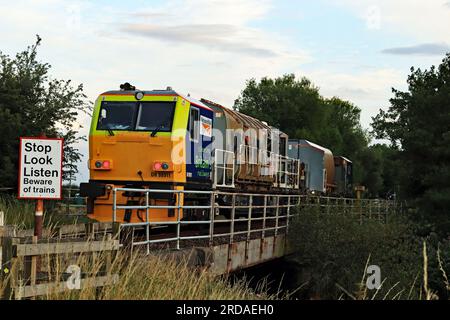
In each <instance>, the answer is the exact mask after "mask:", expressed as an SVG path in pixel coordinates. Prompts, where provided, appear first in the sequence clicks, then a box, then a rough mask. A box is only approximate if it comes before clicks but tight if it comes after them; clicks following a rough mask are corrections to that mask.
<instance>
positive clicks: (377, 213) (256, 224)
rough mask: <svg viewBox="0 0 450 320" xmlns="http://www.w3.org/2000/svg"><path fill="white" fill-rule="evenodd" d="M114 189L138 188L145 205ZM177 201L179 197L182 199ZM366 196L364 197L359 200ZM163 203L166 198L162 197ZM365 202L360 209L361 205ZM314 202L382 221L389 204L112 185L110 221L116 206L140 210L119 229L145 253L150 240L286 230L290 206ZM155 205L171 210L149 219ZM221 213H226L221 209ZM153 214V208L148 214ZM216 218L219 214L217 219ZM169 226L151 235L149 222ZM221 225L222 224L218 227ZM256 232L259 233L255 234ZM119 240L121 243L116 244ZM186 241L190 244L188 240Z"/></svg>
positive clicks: (240, 237) (237, 237)
mask: <svg viewBox="0 0 450 320" xmlns="http://www.w3.org/2000/svg"><path fill="white" fill-rule="evenodd" d="M119 192H133V193H142V197H144V199H145V205H144V204H142V205H118V204H117V198H118V193H119ZM152 193H159V194H161V193H165V194H172V195H174V196H175V204H167V205H157V204H152V203H150V195H151V194H152ZM187 195H190V196H203V199H209V200H208V201H207V202H208V203H203V204H202V205H198V204H196V205H192V204H189V203H188V202H187V204H185V201H184V200H185V199H186V196H187ZM219 198H220V199H227V201H226V203H222V204H218V203H217V201H216V200H217V199H219ZM182 200H183V201H182ZM365 201H366V202H365ZM168 203H169V202H168ZM363 205H364V206H366V207H367V208H370V209H366V210H365V211H364V212H363V210H362V209H361V208H362V207H363ZM298 206H300V207H308V206H316V207H319V208H320V210H322V212H324V213H331V212H336V213H355V214H359V215H360V217H361V218H360V219H361V222H362V219H363V216H368V217H369V215H370V218H373V217H377V218H378V219H379V220H380V221H386V216H387V214H388V212H389V210H390V209H391V208H392V201H387V200H384V201H382V200H357V199H351V198H337V197H312V196H307V195H280V194H251V193H243V194H241V193H239V194H237V193H233V192H222V191H191V190H159V189H131V188H114V189H113V221H114V222H116V221H117V211H118V210H127V209H130V210H145V221H142V222H136V223H134V222H133V223H129V222H127V223H121V224H120V226H121V229H124V228H132V235H131V243H130V244H131V246H132V247H134V246H142V245H145V246H146V251H147V254H148V253H149V252H150V249H151V245H154V244H161V243H165V244H168V243H172V244H173V243H174V244H175V248H176V249H178V250H179V249H180V248H181V242H182V241H187V240H203V241H206V243H205V244H204V246H213V245H214V243H215V241H216V240H217V239H221V241H222V243H223V242H225V243H228V244H232V243H234V242H236V241H247V242H248V241H249V240H250V239H252V237H254V236H256V237H259V238H265V237H266V236H277V235H278V234H280V233H281V232H282V233H284V234H287V233H288V232H289V223H290V220H291V219H292V217H294V216H295V214H294V213H293V212H292V209H293V208H294V207H298ZM157 209H167V210H174V211H175V215H174V218H173V219H172V220H169V219H168V220H166V221H161V220H157V219H155V218H154V216H153V215H152V213H153V212H152V211H154V210H157ZM189 210H201V211H203V212H207V214H206V216H204V217H203V220H189V217H190V216H189V215H188V214H187V212H188V211H189ZM223 212H227V215H226V217H225V216H224V215H223V214H222V213H223ZM153 214H154V213H153ZM219 217H220V219H219ZM171 225H172V226H175V231H174V232H171V233H170V234H163V236H159V237H158V234H155V235H157V237H152V232H151V231H152V227H161V226H171ZM186 225H198V226H201V225H203V226H206V227H207V228H205V229H204V233H203V234H202V233H199V234H189V233H183V232H182V230H181V228H182V226H186ZM221 226H224V227H223V228H222V227H221ZM136 228H141V229H143V231H144V233H145V235H144V237H143V239H142V237H141V239H140V240H139V241H134V230H135V229H136ZM258 234H259V235H258ZM122 245H123V244H122ZM191 245H192V244H191Z"/></svg>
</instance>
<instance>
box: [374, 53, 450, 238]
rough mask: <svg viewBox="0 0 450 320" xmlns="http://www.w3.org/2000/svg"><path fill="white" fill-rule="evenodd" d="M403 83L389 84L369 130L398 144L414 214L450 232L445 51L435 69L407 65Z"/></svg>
mask: <svg viewBox="0 0 450 320" xmlns="http://www.w3.org/2000/svg"><path fill="white" fill-rule="evenodd" d="M407 82H408V91H407V92H402V91H399V90H396V89H393V93H394V98H392V99H391V100H390V102H391V106H390V107H389V109H388V110H387V111H383V110H380V112H379V114H378V115H377V116H376V117H374V118H373V128H374V133H375V134H376V137H377V138H386V139H389V140H390V141H391V143H392V145H393V147H395V148H398V149H399V153H398V157H397V160H398V161H401V163H402V165H401V167H399V179H400V186H401V189H400V191H401V194H402V196H403V197H404V198H407V199H410V201H411V203H415V205H416V206H417V208H418V209H419V210H418V211H417V214H416V218H417V219H418V220H419V221H424V222H427V221H428V222H430V223H432V224H433V228H432V229H434V230H436V231H438V232H440V233H442V234H449V230H450V212H449V208H450V148H449V145H450V54H449V55H447V57H446V58H445V59H444V60H443V61H442V63H441V65H439V67H438V68H436V67H434V66H432V67H431V68H430V70H425V71H422V70H421V69H417V70H416V69H414V68H411V74H410V75H409V77H408V80H407ZM431 231H432V230H431Z"/></svg>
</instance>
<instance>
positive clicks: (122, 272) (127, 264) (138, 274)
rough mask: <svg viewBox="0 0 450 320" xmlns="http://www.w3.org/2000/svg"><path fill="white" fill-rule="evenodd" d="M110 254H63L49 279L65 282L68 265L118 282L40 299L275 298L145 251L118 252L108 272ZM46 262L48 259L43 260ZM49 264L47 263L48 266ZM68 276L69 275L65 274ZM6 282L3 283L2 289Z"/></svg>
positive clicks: (53, 294)
mask: <svg viewBox="0 0 450 320" xmlns="http://www.w3.org/2000/svg"><path fill="white" fill-rule="evenodd" d="M107 259H108V255H107V254H106V253H99V254H96V255H94V256H89V255H81V256H79V257H78V258H77V259H75V260H71V259H68V256H67V257H61V258H60V259H58V261H56V262H55V261H54V260H53V262H52V265H53V266H52V272H49V273H48V276H49V277H50V278H53V279H54V280H55V279H62V280H60V281H61V282H60V283H63V282H64V281H66V280H65V279H64V272H65V271H66V268H67V266H68V265H69V264H75V265H77V266H79V267H80V268H81V272H82V274H83V277H88V278H91V277H95V276H105V275H108V276H110V279H112V277H111V275H113V274H119V277H118V282H117V283H112V282H111V281H109V282H107V285H106V286H104V287H102V288H81V289H80V290H76V289H75V290H69V289H66V290H65V291H64V292H61V293H57V292H52V291H51V290H49V291H48V292H47V294H46V295H44V296H40V297H39V299H49V300H80V299H82V300H160V299H162V300H174V299H175V300H176V299H183V300H185V299H197V300H207V299H213V300H215V299H224V300H227V299H237V300H239V299H272V298H273V297H271V296H269V295H267V294H266V293H265V292H264V291H259V292H257V291H254V290H251V289H249V288H248V287H247V285H246V282H245V281H239V282H237V283H234V284H233V285H231V284H230V282H229V281H227V279H226V278H221V277H217V276H213V275H212V274H210V273H208V272H207V271H206V270H204V269H199V268H196V269H195V268H194V269H193V268H192V267H189V266H188V264H187V263H186V262H185V261H176V260H174V259H170V258H167V257H166V256H164V255H150V256H146V255H144V254H142V253H138V252H137V253H133V254H128V253H126V252H125V251H122V252H119V253H118V254H117V255H116V257H114V258H113V259H112V260H111V269H110V272H109V274H105V273H104V270H103V266H104V265H105V263H106V262H107ZM44 261H45V262H44ZM50 261H51V259H43V261H42V264H43V265H42V268H43V269H48V268H50ZM47 264H48V265H47ZM66 278H67V277H66ZM4 286H5V283H1V282H0V290H2V289H1V288H2V287H4Z"/></svg>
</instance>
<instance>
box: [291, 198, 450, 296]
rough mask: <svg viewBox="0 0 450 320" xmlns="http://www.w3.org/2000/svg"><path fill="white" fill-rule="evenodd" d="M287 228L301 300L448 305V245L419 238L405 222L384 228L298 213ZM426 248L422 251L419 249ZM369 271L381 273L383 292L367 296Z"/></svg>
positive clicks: (395, 220)
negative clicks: (374, 269)
mask: <svg viewBox="0 0 450 320" xmlns="http://www.w3.org/2000/svg"><path fill="white" fill-rule="evenodd" d="M298 210H299V212H298V214H299V215H298V217H297V219H296V220H295V221H294V222H293V223H292V224H291V227H290V230H291V232H290V242H291V243H292V244H293V245H294V247H295V249H296V253H295V254H294V255H293V256H292V258H291V261H293V262H295V263H296V265H297V272H298V276H297V280H296V282H297V285H301V286H302V289H301V290H300V292H299V295H300V297H302V298H317V299H339V298H341V299H342V298H343V299H423V298H426V297H428V298H438V297H439V298H441V299H448V298H449V293H450V291H449V290H450V288H449V287H448V281H447V279H446V274H448V271H449V270H450V241H448V240H445V239H438V238H437V237H436V236H435V235H433V234H431V235H429V236H427V237H419V236H417V233H416V232H415V231H416V228H417V226H415V225H414V224H412V223H411V222H410V221H409V220H408V219H407V218H406V217H405V216H402V215H400V214H399V215H397V216H390V217H389V219H388V220H389V222H388V223H387V224H383V223H380V222H378V221H374V220H369V221H364V222H363V223H362V224H360V221H359V219H358V218H357V217H355V216H351V215H344V214H338V215H336V214H325V213H322V212H320V208H318V207H317V208H314V207H312V208H308V209H303V210H302V209H298ZM424 243H426V250H425V251H424V249H423V244H424ZM369 265H376V266H378V267H379V268H380V271H381V288H380V289H379V290H375V289H374V290H368V289H367V287H366V280H367V277H368V276H369V274H367V273H366V272H365V270H366V267H367V266H369Z"/></svg>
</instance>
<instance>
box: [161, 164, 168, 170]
mask: <svg viewBox="0 0 450 320" xmlns="http://www.w3.org/2000/svg"><path fill="white" fill-rule="evenodd" d="M162 168H163V170H167V169H169V165H168V164H167V163H165V162H164V163H163V164H162Z"/></svg>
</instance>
